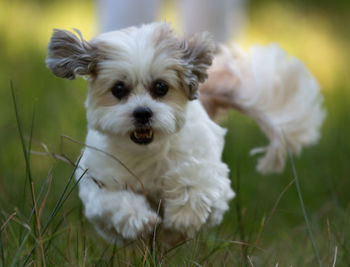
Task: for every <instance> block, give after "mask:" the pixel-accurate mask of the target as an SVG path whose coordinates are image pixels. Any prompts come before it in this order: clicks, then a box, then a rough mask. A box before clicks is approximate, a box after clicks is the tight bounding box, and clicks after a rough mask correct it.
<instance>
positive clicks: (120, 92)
mask: <svg viewBox="0 0 350 267" xmlns="http://www.w3.org/2000/svg"><path fill="white" fill-rule="evenodd" d="M111 92H112V94H113V95H114V96H115V97H116V98H118V99H122V98H124V97H126V96H127V95H128V94H129V92H130V90H129V88H128V87H127V86H126V85H125V83H123V82H117V83H116V84H115V85H114V86H113V87H112V88H111Z"/></svg>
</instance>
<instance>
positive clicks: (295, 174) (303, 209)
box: [287, 147, 322, 266]
mask: <svg viewBox="0 0 350 267" xmlns="http://www.w3.org/2000/svg"><path fill="white" fill-rule="evenodd" d="M287 149H288V157H289V160H290V163H291V165H292V170H293V176H294V181H295V186H296V188H297V192H298V197H299V202H300V206H301V210H302V213H303V216H304V220H305V224H306V228H307V232H308V234H309V238H310V241H311V245H312V249H313V251H314V254H315V258H316V261H317V264H318V266H322V265H321V260H320V256H319V253H318V250H317V247H316V243H315V240H314V236H313V234H312V230H311V226H310V222H309V218H308V216H307V213H306V209H305V205H304V200H303V196H302V193H301V187H300V183H299V178H298V174H297V170H296V168H295V164H294V159H293V155H292V153H291V152H290V150H289V148H288V147H287Z"/></svg>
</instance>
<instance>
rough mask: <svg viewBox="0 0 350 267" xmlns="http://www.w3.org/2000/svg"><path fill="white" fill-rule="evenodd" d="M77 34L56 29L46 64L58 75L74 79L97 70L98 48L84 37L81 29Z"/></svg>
mask: <svg viewBox="0 0 350 267" xmlns="http://www.w3.org/2000/svg"><path fill="white" fill-rule="evenodd" d="M75 32H76V33H77V35H78V36H79V37H78V36H77V35H76V34H74V33H72V32H70V31H66V30H59V29H55V30H54V32H53V34H52V37H51V40H50V42H49V45H48V48H47V57H46V66H47V67H48V68H49V69H50V70H51V71H52V73H53V74H55V75H56V76H58V77H61V78H66V79H69V80H73V79H74V78H75V77H76V76H77V75H80V76H83V75H90V74H92V73H94V72H95V70H96V66H97V62H98V55H97V49H96V48H94V47H93V46H92V45H91V44H90V43H89V42H87V41H85V40H84V39H83V36H82V34H81V33H80V31H78V30H75Z"/></svg>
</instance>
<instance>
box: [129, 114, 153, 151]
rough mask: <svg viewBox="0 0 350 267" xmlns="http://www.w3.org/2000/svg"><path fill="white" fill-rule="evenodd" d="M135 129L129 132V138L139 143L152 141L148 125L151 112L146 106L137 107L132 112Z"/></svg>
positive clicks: (150, 129) (144, 143) (151, 133)
mask: <svg viewBox="0 0 350 267" xmlns="http://www.w3.org/2000/svg"><path fill="white" fill-rule="evenodd" d="M133 116H134V120H135V125H136V129H135V130H134V131H133V132H131V134H130V139H131V140H132V141H133V142H135V143H136V144H139V145H147V144H149V143H151V142H152V141H153V130H152V128H151V127H150V126H149V124H150V120H151V118H152V116H153V112H152V110H151V109H150V108H148V107H137V108H136V109H135V110H134V112H133Z"/></svg>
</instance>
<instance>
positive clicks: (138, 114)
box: [133, 107, 153, 124]
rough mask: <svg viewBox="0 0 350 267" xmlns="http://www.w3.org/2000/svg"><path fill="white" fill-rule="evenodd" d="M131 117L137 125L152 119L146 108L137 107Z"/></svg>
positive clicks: (151, 113)
mask: <svg viewBox="0 0 350 267" xmlns="http://www.w3.org/2000/svg"><path fill="white" fill-rule="evenodd" d="M133 115H134V118H135V119H136V122H137V123H141V124H145V123H147V122H148V121H149V119H150V118H151V117H152V115H153V112H152V110H151V109H150V108H148V107H137V108H136V109H135V110H134V113H133Z"/></svg>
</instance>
